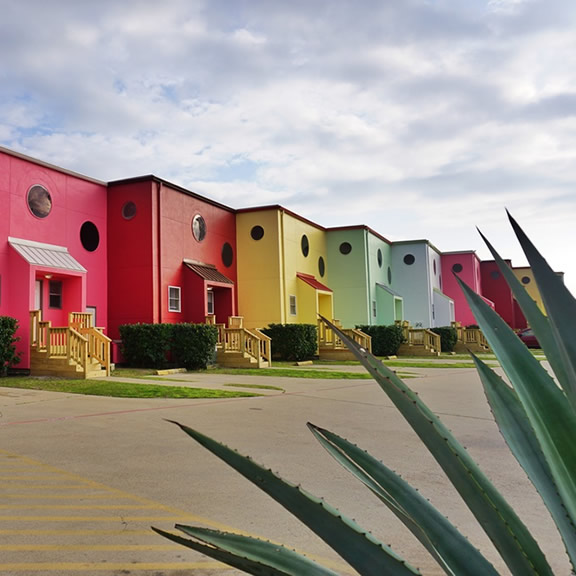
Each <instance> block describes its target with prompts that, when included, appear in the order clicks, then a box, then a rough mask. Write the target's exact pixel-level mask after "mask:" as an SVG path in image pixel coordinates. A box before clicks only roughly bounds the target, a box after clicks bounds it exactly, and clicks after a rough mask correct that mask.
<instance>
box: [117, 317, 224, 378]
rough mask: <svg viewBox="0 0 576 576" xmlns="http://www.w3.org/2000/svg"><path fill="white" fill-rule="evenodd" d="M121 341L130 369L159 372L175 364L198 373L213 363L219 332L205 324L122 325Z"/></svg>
mask: <svg viewBox="0 0 576 576" xmlns="http://www.w3.org/2000/svg"><path fill="white" fill-rule="evenodd" d="M120 337H121V338H122V354H123V355H124V359H125V360H126V363H127V364H128V365H130V366H135V367H139V368H155V369H162V368H166V367H167V366H168V365H174V364H178V365H179V366H182V367H184V368H187V369H190V370H198V369H203V368H206V367H207V366H208V364H209V363H210V362H212V361H213V360H214V351H215V348H216V341H217V339H218V331H217V328H216V327H215V326H210V325H207V324H124V325H122V326H120Z"/></svg>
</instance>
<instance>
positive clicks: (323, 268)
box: [318, 256, 326, 278]
mask: <svg viewBox="0 0 576 576" xmlns="http://www.w3.org/2000/svg"><path fill="white" fill-rule="evenodd" d="M325 273H326V264H325V262H324V258H322V256H320V258H318V274H320V276H321V277H322V278H324V274H325Z"/></svg>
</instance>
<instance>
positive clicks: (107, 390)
mask: <svg viewBox="0 0 576 576" xmlns="http://www.w3.org/2000/svg"><path fill="white" fill-rule="evenodd" d="M0 387H4V388H23V389H27V390H46V391H48V392H65V393H68V394H85V395H88V396H110V397H113V398H239V397H243V396H259V394H256V393H252V392H235V391H232V390H210V389H208V388H192V387H186V386H163V385H159V384H140V383H137V382H113V381H109V380H61V379H57V378H24V377H15V378H0Z"/></svg>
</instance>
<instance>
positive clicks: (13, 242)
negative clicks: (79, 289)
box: [8, 238, 87, 272]
mask: <svg viewBox="0 0 576 576" xmlns="http://www.w3.org/2000/svg"><path fill="white" fill-rule="evenodd" d="M8 243H9V244H10V246H12V248H14V250H16V252H18V254H20V256H22V258H24V260H26V262H28V264H32V265H33V266H45V267H47V268H58V269H59V270H73V271H74V272H86V271H87V270H86V268H84V266H82V264H80V262H78V260H76V259H75V258H74V257H73V256H71V255H70V254H69V252H68V248H65V247H64V246H55V245H53V244H44V243H43V242H34V241H32V240H23V239H22V238H8Z"/></svg>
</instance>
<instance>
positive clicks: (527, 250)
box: [508, 214, 576, 411]
mask: <svg viewBox="0 0 576 576" xmlns="http://www.w3.org/2000/svg"><path fill="white" fill-rule="evenodd" d="M508 218H509V219H510V223H511V224H512V228H513V229H514V232H515V233H516V237H517V238H518V241H519V242H520V245H521V246H522V250H523V251H524V254H525V255H526V258H527V259H528V262H529V264H530V268H531V269H532V272H533V274H534V278H535V279H536V284H537V285H538V290H539V292H540V296H541V297H542V302H543V303H544V307H545V309H546V313H547V315H548V320H549V323H550V329H551V331H552V334H553V336H554V342H555V345H556V347H557V350H558V352H557V355H558V356H559V357H560V358H561V359H562V363H563V367H562V371H561V372H560V373H559V374H558V376H559V377H560V376H562V372H564V373H565V375H566V376H565V381H564V382H563V386H564V387H565V389H566V395H567V397H568V399H569V400H570V404H571V406H572V409H573V410H575V411H576V338H574V326H576V300H575V299H574V297H573V296H572V294H571V293H570V291H569V290H568V288H566V286H565V285H564V283H563V282H562V281H561V280H560V278H558V276H557V275H556V273H555V272H554V270H552V268H551V267H550V265H549V264H548V262H546V260H545V259H544V257H543V256H542V255H541V254H540V252H538V250H537V249H536V247H535V246H534V244H532V242H531V241H530V239H529V238H528V236H526V234H525V233H524V231H523V230H522V228H520V226H519V225H518V223H517V222H516V220H514V218H512V216H510V214H508ZM533 328H534V327H533ZM536 336H537V337H538V332H536ZM553 358H555V356H553Z"/></svg>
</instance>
